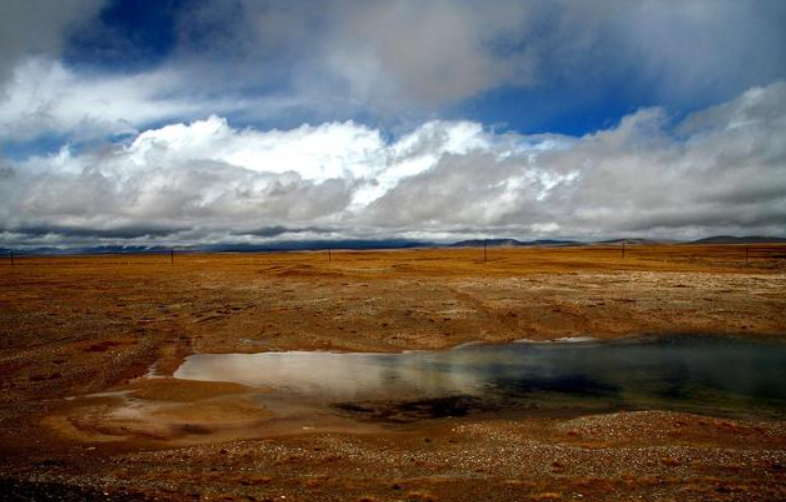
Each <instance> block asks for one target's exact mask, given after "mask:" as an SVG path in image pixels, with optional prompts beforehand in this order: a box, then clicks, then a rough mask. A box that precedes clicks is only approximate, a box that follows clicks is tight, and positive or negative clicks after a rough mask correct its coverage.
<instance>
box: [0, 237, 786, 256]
mask: <svg viewBox="0 0 786 502" xmlns="http://www.w3.org/2000/svg"><path fill="white" fill-rule="evenodd" d="M623 242H625V244H628V245H656V244H675V243H678V244H765V243H773V244H777V243H786V238H783V237H771V236H762V235H751V236H745V237H736V236H730V235H718V236H714V237H706V238H703V239H698V240H695V241H681V242H677V241H669V240H652V239H610V240H603V241H577V240H567V239H537V240H531V241H520V240H517V239H468V240H463V241H458V242H454V243H450V244H444V243H436V242H429V241H416V240H409V239H343V240H334V241H331V240H308V241H279V242H270V243H266V244H242V243H240V244H209V245H201V246H200V245H195V246H177V247H175V252H179V253H189V252H193V253H197V252H203V253H260V252H272V251H320V250H326V249H349V250H373V249H411V248H438V247H454V248H460V247H483V245H484V243H485V244H486V246H488V247H532V246H582V245H590V244H595V245H621V244H622V243H623ZM170 250H171V248H169V247H165V246H138V245H132V246H120V245H112V246H92V247H82V248H55V247H40V248H33V249H31V248H28V249H23V250H21V249H13V252H14V254H15V255H17V256H34V255H50V256H53V255H106V254H165V253H169V252H170ZM11 251H12V249H11V248H2V247H0V257H6V256H8V255H9V254H10V252H11Z"/></svg>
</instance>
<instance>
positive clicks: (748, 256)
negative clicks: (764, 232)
mask: <svg viewBox="0 0 786 502" xmlns="http://www.w3.org/2000/svg"><path fill="white" fill-rule="evenodd" d="M749 259H750V248H745V263H748V260H749Z"/></svg>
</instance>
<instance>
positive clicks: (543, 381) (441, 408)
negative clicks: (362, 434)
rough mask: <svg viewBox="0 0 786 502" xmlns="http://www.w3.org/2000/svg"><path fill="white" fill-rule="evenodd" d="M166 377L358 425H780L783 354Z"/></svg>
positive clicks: (712, 340)
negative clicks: (712, 418)
mask: <svg viewBox="0 0 786 502" xmlns="http://www.w3.org/2000/svg"><path fill="white" fill-rule="evenodd" d="M174 377H175V378H178V379H184V380H199V381H223V382H235V383H239V384H243V385H246V386H249V387H259V388H265V389H273V394H274V396H276V397H275V399H286V398H287V397H291V398H293V399H298V400H304V399H305V400H307V401H310V402H313V403H315V404H319V403H322V404H327V405H329V406H331V407H333V408H334V409H336V410H339V411H341V412H345V413H349V414H353V415H355V416H360V417H364V416H365V417H368V418H375V419H388V420H394V421H410V420H417V419H421V418H432V417H445V416H462V415H467V414H469V413H474V412H493V413H501V412H506V411H515V412H525V413H571V414H572V413H582V412H596V411H606V410H619V409H632V410H636V409H667V410H678V411H687V412H694V413H704V414H711V415H735V416H747V417H756V418H783V417H784V416H786V384H784V382H786V344H780V343H774V342H764V341H752V340H746V339H738V338H720V337H708V336H682V337H676V336H675V337H658V338H655V337H653V338H637V339H624V340H617V341H611V342H592V341H586V340H583V341H581V343H568V342H562V343H560V342H558V343H512V344H505V345H469V346H463V347H459V348H455V349H453V350H448V351H438V352H409V353H403V354H341V353H329V352H266V353H261V354H250V355H249V354H222V355H218V354H200V355H194V356H190V357H189V358H187V359H186V361H185V362H184V363H183V364H182V365H181V367H180V368H179V369H178V370H177V371H176V372H175V374H174Z"/></svg>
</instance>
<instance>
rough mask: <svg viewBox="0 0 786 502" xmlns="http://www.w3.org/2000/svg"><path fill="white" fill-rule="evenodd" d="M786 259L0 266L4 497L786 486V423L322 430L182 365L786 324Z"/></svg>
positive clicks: (596, 496)
mask: <svg viewBox="0 0 786 502" xmlns="http://www.w3.org/2000/svg"><path fill="white" fill-rule="evenodd" d="M784 258H786V247H784V246H766V245H757V246H755V248H753V247H752V248H751V249H750V251H749V259H748V260H747V261H746V252H745V247H744V246H646V247H645V246H629V247H628V249H627V252H626V256H625V259H622V257H621V253H620V250H619V248H613V247H582V248H560V249H544V248H537V249H490V250H489V259H488V262H484V261H483V259H482V251H481V250H477V249H455V250H412V251H387V252H381V251H380V252H336V251H334V252H333V253H332V261H331V262H328V259H327V254H326V253H290V254H264V255H177V256H175V263H174V265H170V263H169V257H168V256H166V257H165V256H108V257H78V258H75V257H68V258H23V259H21V260H19V259H17V260H16V263H15V267H14V268H13V269H12V268H11V267H10V263H8V262H3V263H0V374H1V375H2V377H3V378H2V380H0V478H2V479H0V499H3V498H6V499H20V500H29V499H33V498H35V497H39V498H41V497H42V496H43V495H46V494H50V495H52V497H56V498H58V499H62V500H82V499H102V498H103V499H117V500H124V499H139V500H145V499H153V498H158V499H159V500H167V499H172V500H197V499H199V498H200V497H201V498H203V499H206V498H208V497H209V498H210V499H222V497H223V499H224V500H279V501H280V500H358V501H360V500H368V501H374V500H379V501H382V500H632V499H636V498H639V497H641V498H644V499H647V500H680V501H682V500H783V499H785V498H786V427H785V426H784V423H783V422H754V421H745V420H728V419H719V418H709V417H698V416H693V415H684V414H676V413H668V412H657V411H652V412H639V413H619V414H612V415H594V416H584V417H563V418H558V417H551V418H548V417H519V418H504V417H494V416H490V417H489V416H485V417H482V418H478V417H475V418H473V417H468V418H463V419H440V420H425V421H422V422H417V423H414V424H408V425H399V426H396V427H388V426H380V425H375V424H361V423H356V422H353V420H352V419H351V418H346V417H345V418H342V417H341V416H324V417H323V416H314V417H311V420H310V421H309V422H308V424H307V423H306V422H304V421H302V420H301V421H299V422H298V421H291V422H287V421H282V420H280V417H277V416H276V414H275V413H274V412H271V411H270V410H267V409H265V408H264V407H261V406H259V405H258V403H256V402H255V401H254V400H253V398H252V396H251V395H250V394H249V392H248V389H246V388H244V387H242V386H238V385H233V384H222V383H208V382H182V381H177V380H173V379H172V378H169V376H170V375H171V374H172V372H173V371H174V370H175V369H176V368H177V367H178V366H179V364H180V362H181V361H182V359H183V357H185V356H187V355H189V354H193V353H198V352H205V353H219V352H224V353H227V352H247V353H251V352H261V351H266V350H281V349H301V350H338V351H400V350H405V349H443V348H449V347H451V346H455V345H458V344H461V343H465V342H469V341H485V342H492V343H495V342H504V341H510V340H515V339H520V338H529V339H537V340H543V339H554V338H560V337H566V336H582V335H591V336H594V337H600V338H603V337H616V336H623V335H629V334H636V333H653V332H668V333H684V334H686V335H690V334H693V333H716V334H730V335H736V336H740V335H744V336H753V337H780V336H783V335H786V316H785V315H784V312H786V293H785V292H786V259H784ZM148 372H151V373H153V374H155V375H157V376H159V377H162V378H160V379H146V378H142V377H144V376H145V375H146V374H148ZM255 392H256V393H259V392H260V390H259V389H257V390H255ZM96 393H101V394H99V395H95V394H96ZM277 420H278V421H277ZM261 424H265V425H264V426H263V425H261ZM105 493H106V494H105ZM282 497H286V499H284V498H282Z"/></svg>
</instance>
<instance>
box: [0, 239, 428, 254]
mask: <svg viewBox="0 0 786 502" xmlns="http://www.w3.org/2000/svg"><path fill="white" fill-rule="evenodd" d="M434 246H436V244H434V243H432V242H424V241H413V240H408V239H343V240H309V241H278V242H270V243H266V244H247V243H237V244H232V243H221V244H210V245H195V246H175V248H174V249H175V253H261V252H270V251H310V250H313V251H319V250H326V249H353V250H362V249H369V250H371V249H409V248H416V247H434ZM170 250H171V248H169V247H166V246H134V245H129V246H120V245H118V246H114V245H106V246H93V247H79V248H75V247H72V248H54V247H39V248H28V249H24V250H18V249H15V250H14V254H15V255H17V256H20V257H21V256H44V255H45V256H55V255H106V254H168V253H169V252H170ZM10 252H11V249H10V248H0V257H1V256H2V255H8V254H9V253H10Z"/></svg>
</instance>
